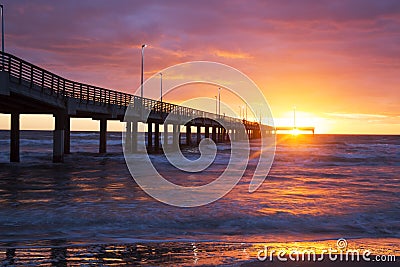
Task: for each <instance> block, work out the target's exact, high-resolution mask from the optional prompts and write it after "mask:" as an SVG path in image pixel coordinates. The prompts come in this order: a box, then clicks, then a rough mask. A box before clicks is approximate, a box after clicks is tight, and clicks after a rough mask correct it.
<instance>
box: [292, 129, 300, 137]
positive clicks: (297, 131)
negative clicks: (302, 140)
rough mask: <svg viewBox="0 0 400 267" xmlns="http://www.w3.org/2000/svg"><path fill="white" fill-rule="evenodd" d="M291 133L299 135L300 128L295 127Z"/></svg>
mask: <svg viewBox="0 0 400 267" xmlns="http://www.w3.org/2000/svg"><path fill="white" fill-rule="evenodd" d="M291 134H292V135H294V136H297V135H299V134H300V131H299V130H298V129H293V130H292V131H291Z"/></svg>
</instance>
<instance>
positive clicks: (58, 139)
mask: <svg viewBox="0 0 400 267" xmlns="http://www.w3.org/2000/svg"><path fill="white" fill-rule="evenodd" d="M54 120H55V127H54V132H53V162H54V163H58V162H64V130H65V115H64V114H54Z"/></svg>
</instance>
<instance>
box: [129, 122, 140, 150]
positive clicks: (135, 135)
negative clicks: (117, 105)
mask: <svg viewBox="0 0 400 267" xmlns="http://www.w3.org/2000/svg"><path fill="white" fill-rule="evenodd" d="M131 124H132V132H131V146H130V148H131V151H132V152H137V141H138V122H137V121H132V122H131Z"/></svg>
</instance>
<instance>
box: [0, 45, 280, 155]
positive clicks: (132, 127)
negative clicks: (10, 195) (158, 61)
mask: <svg viewBox="0 0 400 267" xmlns="http://www.w3.org/2000/svg"><path fill="white" fill-rule="evenodd" d="M0 68H1V71H0V113H5V114H11V127H10V141H11V142H10V161H11V162H19V161H20V115H21V114H52V115H53V116H54V120H55V127H54V131H53V162H63V161H64V155H65V154H69V153H70V119H71V118H91V119H93V120H98V121H99V122H100V137H99V153H106V151H107V121H108V120H118V121H121V122H126V127H127V128H126V137H125V138H126V139H125V142H126V143H127V144H130V145H129V146H128V149H129V151H130V152H135V151H136V149H137V139H138V136H137V133H138V122H142V123H146V124H147V129H148V130H147V149H151V150H157V149H159V148H160V141H161V140H160V134H161V133H160V125H161V124H164V144H163V145H168V134H169V133H168V128H169V127H168V125H165V122H166V121H165V118H166V117H167V116H168V114H169V113H170V112H172V111H173V112H178V114H179V116H181V117H183V118H185V116H186V117H187V118H193V117H194V119H191V120H189V121H188V122H187V123H185V124H184V125H179V124H178V123H174V122H172V123H171V124H172V129H173V132H172V137H173V138H172V139H173V143H175V144H176V143H178V144H180V139H181V138H180V132H179V129H180V127H181V126H185V127H186V144H187V145H190V144H196V143H199V142H200V141H201V138H202V136H204V138H211V139H212V140H214V141H215V142H216V143H218V142H225V141H228V140H229V137H230V138H235V139H236V140H240V139H243V138H244V137H245V136H246V134H247V136H248V137H249V138H250V139H255V138H260V137H261V131H265V132H267V133H273V132H274V131H275V130H276V129H275V128H274V127H272V126H269V125H262V124H259V123H257V122H250V121H246V120H241V119H238V118H232V117H228V116H226V117H225V116H223V117H221V116H220V115H217V114H214V113H209V112H205V111H201V110H197V109H192V108H188V107H184V106H178V105H175V104H171V103H166V102H161V101H156V100H153V99H148V98H141V97H139V96H134V95H131V94H127V93H123V92H118V91H114V90H109V89H104V88H100V87H97V86H93V85H88V84H84V83H80V82H76V81H71V80H68V79H65V78H62V77H60V76H58V75H56V74H54V73H51V72H49V71H47V70H45V69H42V68H40V67H38V66H35V65H33V64H31V63H29V62H27V61H25V60H23V59H21V58H18V57H16V56H14V55H11V54H8V53H3V52H1V56H0ZM132 105H140V110H143V109H146V111H147V112H149V116H148V117H147V118H145V119H144V118H143V117H142V116H141V114H140V113H141V112H138V114H135V115H134V116H132V117H131V118H129V121H126V118H125V112H126V110H127V108H128V106H132ZM136 115H137V116H136ZM217 118H218V119H219V120H223V121H224V123H223V124H224V125H225V126H226V125H227V126H226V127H225V128H224V127H223V126H222V125H221V124H220V123H219V122H217V120H216V119H217ZM243 125H244V126H245V127H243ZM153 126H154V128H153ZM192 128H195V131H193V132H195V133H197V138H196V140H192ZM202 129H203V130H204V131H203V132H204V135H202V134H201V132H202ZM240 129H245V131H243V130H242V131H241V130H240Z"/></svg>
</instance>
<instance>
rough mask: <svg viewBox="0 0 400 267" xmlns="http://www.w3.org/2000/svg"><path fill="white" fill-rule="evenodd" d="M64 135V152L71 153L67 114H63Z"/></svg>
mask: <svg viewBox="0 0 400 267" xmlns="http://www.w3.org/2000/svg"><path fill="white" fill-rule="evenodd" d="M64 135H65V138H64V154H71V119H70V117H69V116H65V130H64Z"/></svg>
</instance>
